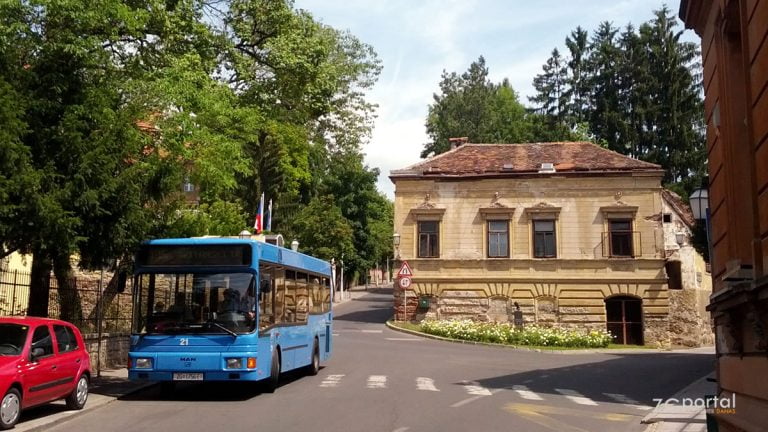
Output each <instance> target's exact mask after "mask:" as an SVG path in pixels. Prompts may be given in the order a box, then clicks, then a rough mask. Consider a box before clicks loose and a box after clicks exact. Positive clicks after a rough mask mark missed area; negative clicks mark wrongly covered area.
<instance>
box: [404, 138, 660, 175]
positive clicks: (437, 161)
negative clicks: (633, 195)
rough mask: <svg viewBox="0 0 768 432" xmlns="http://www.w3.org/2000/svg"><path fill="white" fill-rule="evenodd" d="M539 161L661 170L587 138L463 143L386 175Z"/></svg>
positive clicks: (493, 169) (460, 171)
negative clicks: (521, 142) (584, 140)
mask: <svg viewBox="0 0 768 432" xmlns="http://www.w3.org/2000/svg"><path fill="white" fill-rule="evenodd" d="M542 163H552V164H554V166H555V170H556V171H557V172H583V171H587V172H608V171H661V169H662V168H661V166H659V165H656V164H652V163H648V162H643V161H640V160H637V159H633V158H630V157H628V156H624V155H622V154H619V153H616V152H613V151H610V150H607V149H604V148H602V147H599V146H597V145H595V144H592V143H589V142H553V143H526V144H464V145H462V146H459V147H457V148H455V149H453V150H450V151H447V152H445V153H442V154H439V155H437V156H434V157H432V158H430V159H427V160H424V161H422V162H419V163H417V164H414V165H411V166H409V167H407V168H404V169H401V170H393V171H392V172H391V173H390V177H392V178H397V177H413V176H419V177H420V176H434V175H444V176H452V177H463V176H476V175H478V174H480V175H504V174H522V173H537V172H538V171H539V168H540V167H541V164H542Z"/></svg>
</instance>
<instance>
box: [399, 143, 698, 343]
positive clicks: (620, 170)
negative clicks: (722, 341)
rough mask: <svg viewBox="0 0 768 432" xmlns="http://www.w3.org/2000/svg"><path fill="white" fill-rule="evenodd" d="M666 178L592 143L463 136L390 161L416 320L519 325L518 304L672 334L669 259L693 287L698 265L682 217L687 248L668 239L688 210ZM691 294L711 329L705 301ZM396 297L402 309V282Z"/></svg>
mask: <svg viewBox="0 0 768 432" xmlns="http://www.w3.org/2000/svg"><path fill="white" fill-rule="evenodd" d="M663 175H664V172H663V170H662V169H661V168H660V167H659V166H658V165H654V164H651V163H647V162H642V161H638V160H635V159H632V158H629V157H626V156H623V155H620V154H618V153H615V152H612V151H609V150H606V149H603V148H601V147H598V146H596V145H594V144H591V143H587V142H565V143H537V144H463V145H460V146H458V147H456V148H454V149H452V150H450V151H448V152H446V153H443V154H440V155H438V156H435V157H433V158H430V159H427V160H425V161H423V162H420V163H418V164H415V165H413V166H410V167H408V168H405V169H401V170H394V171H392V172H391V174H390V179H391V180H392V181H393V182H394V183H395V216H394V225H395V226H394V229H395V231H396V232H397V233H398V234H399V235H400V245H399V247H397V248H396V254H399V259H401V260H407V261H408V263H409V264H410V265H411V267H412V268H413V273H414V275H413V278H412V284H411V286H410V287H409V290H408V292H407V295H408V311H407V312H408V314H407V315H408V318H409V319H422V318H424V317H431V318H440V319H443V318H446V319H451V318H471V319H476V320H489V321H505V322H507V321H508V322H512V321H513V319H514V311H515V306H514V304H515V303H516V302H517V303H518V304H519V305H520V307H521V310H522V312H523V319H524V321H525V322H527V323H534V322H535V323H539V324H544V325H560V326H570V327H579V328H596V329H597V328H599V329H605V328H607V329H608V330H610V331H612V333H613V334H614V335H615V336H616V341H617V342H619V343H629V344H646V345H661V346H667V345H670V344H671V343H673V338H672V337H671V335H670V317H671V316H672V317H674V313H672V315H670V304H671V303H670V302H671V300H670V299H671V295H670V289H669V287H668V279H667V272H666V267H667V265H668V261H677V262H679V263H680V265H679V266H677V267H679V268H680V269H681V272H679V276H680V277H679V278H678V279H679V281H680V282H679V283H678V285H683V282H682V281H683V279H685V281H686V282H685V285H688V287H689V288H690V287H694V286H695V284H696V282H695V280H696V271H695V270H688V269H687V266H688V264H693V260H689V259H688V256H689V253H688V249H689V243H688V242H687V236H688V234H687V231H685V229H684V227H680V228H679V229H678V228H670V232H672V233H674V232H677V231H680V232H682V233H683V234H684V236H682V237H684V238H682V237H681V242H682V245H681V244H678V243H676V238H675V237H674V236H673V240H671V242H674V243H675V244H674V245H672V244H670V245H669V248H668V247H667V241H668V240H667V239H666V238H665V225H664V218H665V215H668V216H669V218H670V219H669V220H670V224H671V223H672V221H673V220H678V219H679V218H680V217H681V216H680V215H679V213H680V212H679V211H678V210H679V209H677V208H673V207H672V206H671V205H669V204H665V202H666V201H665V200H664V199H663V197H662V195H663V193H662V191H663V190H662V187H661V179H662V177H663ZM665 206H666V207H665ZM665 209H666V210H665ZM670 226H671V225H670ZM668 250H669V251H670V255H674V253H677V258H672V259H671V260H668V259H667V255H668ZM683 251H684V252H683ZM684 262H685V263H686V264H685V266H686V270H685V274H686V277H685V278H683V276H682V274H683V271H682V268H683V263H684ZM701 264H702V265H701V266H700V267H701V269H702V270H703V263H701ZM673 266H674V265H673ZM681 288H683V289H685V287H684V286H681ZM675 295H677V294H675ZM693 297H695V295H694V296H693ZM419 300H421V301H419ZM682 303H685V304H686V305H690V309H697V308H698V309H697V311H696V312H695V313H691V314H688V317H693V316H697V315H698V316H699V322H697V323H695V326H696V327H697V328H704V329H705V333H706V331H707V330H706V329H708V324H706V323H702V322H701V321H702V318H701V315H705V314H704V312H703V310H701V309H702V307H703V304H704V303H703V302H701V303H700V304H698V305H697V304H696V301H695V300H694V301H693V302H691V301H682ZM395 306H396V313H397V314H398V316H399V317H403V316H405V312H406V311H405V310H404V302H403V291H402V290H396V296H395ZM673 312H674V311H673ZM703 319H704V320H706V318H703ZM693 333H695V332H693ZM706 339H707V337H706V336H701V335H700V336H691V337H690V340H691V341H693V340H695V342H690V343H691V344H694V345H697V344H700V343H702V342H706V341H707V340H706ZM709 339H710V340H711V337H709Z"/></svg>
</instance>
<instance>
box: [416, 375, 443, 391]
mask: <svg viewBox="0 0 768 432" xmlns="http://www.w3.org/2000/svg"><path fill="white" fill-rule="evenodd" d="M416 388H417V389H419V390H426V391H440V390H438V388H437V387H435V381H434V380H433V379H432V378H425V377H418V378H416Z"/></svg>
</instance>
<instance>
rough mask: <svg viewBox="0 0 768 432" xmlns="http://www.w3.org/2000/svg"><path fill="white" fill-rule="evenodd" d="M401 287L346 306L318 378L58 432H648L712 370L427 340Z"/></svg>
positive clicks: (95, 417)
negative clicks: (659, 402) (402, 310)
mask: <svg viewBox="0 0 768 432" xmlns="http://www.w3.org/2000/svg"><path fill="white" fill-rule="evenodd" d="M391 312H392V295H391V291H386V290H381V291H379V292H376V293H371V294H368V295H366V296H363V297H361V298H359V299H357V300H353V301H350V302H348V303H346V304H343V305H340V306H338V307H337V308H336V313H335V314H336V319H335V321H334V334H335V339H334V350H335V352H334V355H333V357H332V359H331V360H330V361H329V362H327V363H326V364H323V369H322V370H321V371H320V373H319V374H318V375H317V376H314V377H310V376H301V375H300V374H288V375H287V376H284V378H283V384H282V385H281V387H280V388H279V389H278V390H277V391H276V392H275V393H274V394H268V393H262V392H261V390H260V388H259V387H258V386H255V385H232V383H226V384H224V383H222V384H218V383H217V384H210V383H209V384H184V385H181V386H179V387H178V388H177V390H176V392H175V393H174V394H172V395H163V394H161V393H160V390H159V388H158V386H154V387H150V388H148V389H145V390H143V391H141V392H139V393H135V394H133V395H130V396H128V397H126V398H123V399H122V400H118V401H115V402H113V403H111V404H109V405H107V406H106V407H104V408H101V409H98V410H95V411H94V412H92V413H88V414H84V415H83V416H80V417H78V418H75V419H73V420H71V421H68V422H66V423H63V424H61V425H59V426H57V427H56V428H53V429H51V430H52V431H83V432H86V431H99V432H101V431H121V432H128V431H166V432H169V431H212V432H235V431H249V432H252V431H313V432H314V431H317V432H320V431H329V432H330V431H334V432H345V431H349V432H360V431H366V432H367V431H371V432H379V431H381V432H406V431H408V432H416V431H457V432H458V431H468V430H472V431H530V432H538V431H543V432H552V431H558V432H584V431H590V432H592V431H595V432H598V431H599V432H602V431H606V432H608V431H642V430H644V428H645V426H644V425H641V424H640V419H641V418H642V417H643V416H644V415H645V414H646V413H648V410H649V409H650V407H651V405H653V404H654V403H653V398H666V397H669V396H671V395H673V394H674V393H676V392H677V391H678V390H680V389H681V388H683V387H685V386H686V385H688V384H689V383H691V382H692V381H694V380H696V379H698V378H700V377H702V376H704V375H706V374H707V373H709V372H711V371H712V369H713V366H714V356H712V355H707V354H695V353H663V352H658V353H632V354H612V353H594V354H557V353H536V352H529V351H519V350H514V349H506V348H498V347H487V346H476V345H465V344H457V343H450V342H442V341H436V340H431V339H423V338H420V337H416V336H411V335H408V334H404V333H400V332H395V331H392V330H390V329H388V328H386V327H385V326H384V322H385V321H386V320H387V319H388V318H389V317H390V316H391Z"/></svg>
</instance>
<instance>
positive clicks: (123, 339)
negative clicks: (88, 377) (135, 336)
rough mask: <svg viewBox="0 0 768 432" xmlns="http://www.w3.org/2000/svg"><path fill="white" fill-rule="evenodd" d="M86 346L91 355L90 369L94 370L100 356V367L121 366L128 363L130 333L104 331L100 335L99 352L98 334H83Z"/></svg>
mask: <svg viewBox="0 0 768 432" xmlns="http://www.w3.org/2000/svg"><path fill="white" fill-rule="evenodd" d="M83 339H84V340H85V345H86V348H87V349H88V353H89V354H90V357H91V369H92V370H94V371H95V370H96V365H97V364H98V363H97V362H98V361H99V357H101V358H100V361H101V363H100V367H101V368H102V369H108V368H123V367H126V365H127V364H128V350H129V349H130V345H131V335H130V334H128V333H104V334H102V335H101V352H99V337H98V334H84V335H83Z"/></svg>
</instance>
